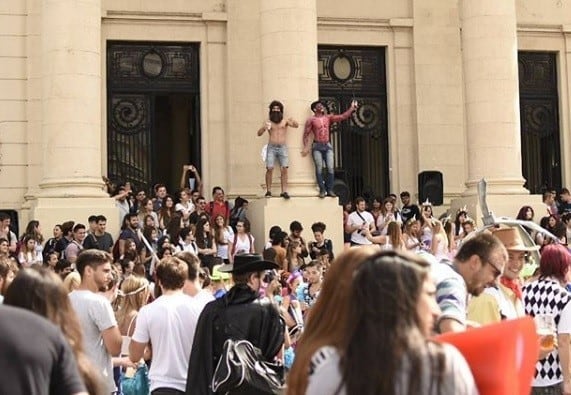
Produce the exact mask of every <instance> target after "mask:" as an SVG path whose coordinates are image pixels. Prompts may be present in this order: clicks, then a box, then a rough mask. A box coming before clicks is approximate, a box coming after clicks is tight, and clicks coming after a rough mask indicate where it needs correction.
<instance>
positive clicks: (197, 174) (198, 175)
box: [190, 165, 204, 196]
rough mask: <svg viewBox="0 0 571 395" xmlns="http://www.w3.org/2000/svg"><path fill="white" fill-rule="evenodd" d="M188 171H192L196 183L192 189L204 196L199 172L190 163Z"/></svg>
mask: <svg viewBox="0 0 571 395" xmlns="http://www.w3.org/2000/svg"><path fill="white" fill-rule="evenodd" d="M190 171H192V172H193V173H194V178H195V179H196V185H195V186H194V189H196V190H197V191H198V193H199V195H200V196H204V184H203V183H202V178H201V177H200V173H199V172H198V169H197V168H196V166H194V165H190Z"/></svg>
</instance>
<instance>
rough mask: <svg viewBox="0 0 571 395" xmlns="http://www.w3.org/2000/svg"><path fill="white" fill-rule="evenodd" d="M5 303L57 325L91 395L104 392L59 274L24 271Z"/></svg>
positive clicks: (8, 292)
mask: <svg viewBox="0 0 571 395" xmlns="http://www.w3.org/2000/svg"><path fill="white" fill-rule="evenodd" d="M30 290H33V292H30ZM4 303H6V304H7V305H11V306H16V307H20V308H23V309H27V310H30V311H33V312H34V313H36V314H38V315H41V316H43V317H45V318H47V319H48V320H50V321H51V322H53V323H54V324H55V325H56V326H58V327H59V328H60V329H61V331H62V333H63V335H64V337H65V338H66V339H67V341H68V342H69V344H70V346H71V348H72V350H73V353H74V355H75V359H76V361H77V365H78V367H79V373H80V374H81V377H82V379H83V382H84V384H85V386H86V387H87V390H88V393H89V394H90V395H100V394H104V393H105V391H104V386H103V382H102V379H101V377H100V376H99V375H98V373H97V369H95V367H94V366H93V365H92V364H91V362H90V361H89V359H88V357H87V355H86V354H85V352H84V350H83V341H82V337H83V335H82V332H81V326H80V324H79V321H78V319H77V316H76V314H75V312H74V311H73V308H72V307H71V302H70V301H69V297H68V295H67V292H66V290H65V289H64V287H63V285H62V283H61V280H60V279H59V278H58V276H57V275H56V274H54V273H52V272H51V271H49V270H47V269H45V268H34V269H25V270H21V271H20V272H19V273H18V275H17V276H16V277H15V278H14V281H13V282H12V284H11V285H10V287H9V288H8V290H7V292H6V298H5V299H4Z"/></svg>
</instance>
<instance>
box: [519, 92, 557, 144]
mask: <svg viewBox="0 0 571 395" xmlns="http://www.w3.org/2000/svg"><path fill="white" fill-rule="evenodd" d="M553 110H554V109H553V103H551V102H549V101H541V102H531V101H525V102H524V103H523V104H522V109H521V111H522V116H523V119H524V122H523V125H522V130H523V132H524V133H531V134H534V135H536V136H538V137H539V138H543V137H549V136H550V135H551V134H553V133H554V126H555V125H554V124H553V121H554V114H553Z"/></svg>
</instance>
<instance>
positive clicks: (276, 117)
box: [270, 111, 284, 123]
mask: <svg viewBox="0 0 571 395" xmlns="http://www.w3.org/2000/svg"><path fill="white" fill-rule="evenodd" d="M283 119H284V114H283V112H281V111H270V121H272V122H273V123H280V122H281V121H282V120H283Z"/></svg>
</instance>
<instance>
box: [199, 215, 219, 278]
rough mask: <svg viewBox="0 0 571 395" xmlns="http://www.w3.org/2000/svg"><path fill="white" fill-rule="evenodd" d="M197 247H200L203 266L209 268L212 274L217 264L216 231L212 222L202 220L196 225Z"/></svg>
mask: <svg viewBox="0 0 571 395" xmlns="http://www.w3.org/2000/svg"><path fill="white" fill-rule="evenodd" d="M194 237H195V238H196V245H197V246H198V257H199V258H200V261H201V262H202V265H203V266H206V267H208V270H209V273H212V268H213V266H214V264H215V259H214V258H216V251H217V246H216V241H215V240H214V231H213V230H212V228H211V226H210V222H209V221H208V220H207V219H205V218H201V219H200V220H199V221H198V223H197V224H196V233H195V234H194Z"/></svg>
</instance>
